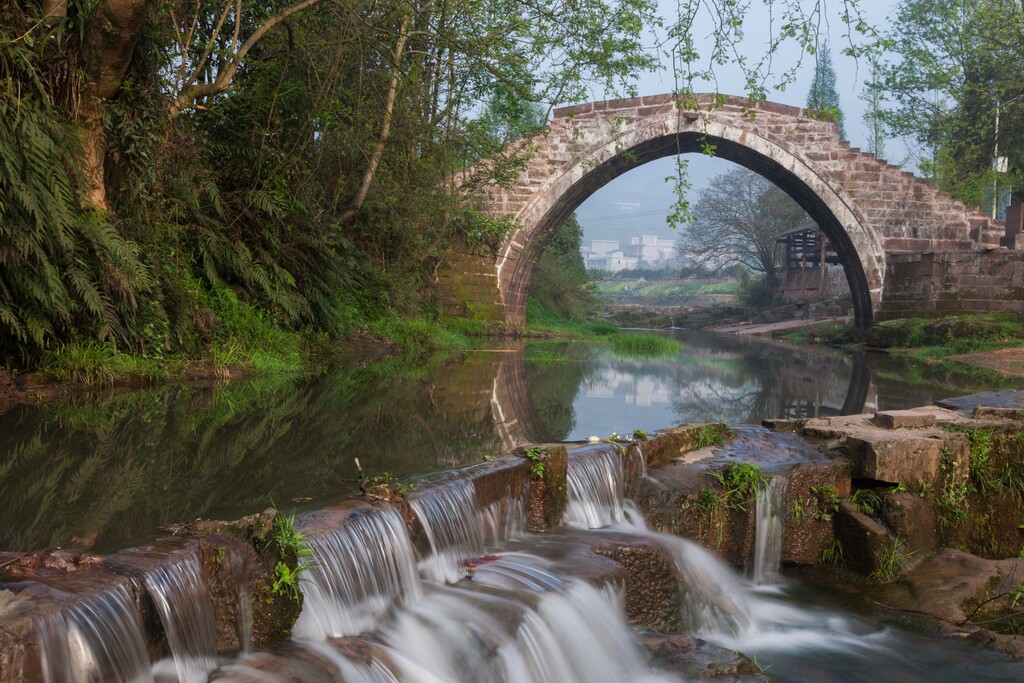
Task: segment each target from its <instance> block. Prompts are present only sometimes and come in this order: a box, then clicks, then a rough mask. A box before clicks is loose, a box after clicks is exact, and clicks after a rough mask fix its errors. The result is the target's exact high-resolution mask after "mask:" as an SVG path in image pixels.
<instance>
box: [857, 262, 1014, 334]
mask: <svg viewBox="0 0 1024 683" xmlns="http://www.w3.org/2000/svg"><path fill="white" fill-rule="evenodd" d="M885 283H886V285H885V298H884V299H883V300H882V305H881V308H880V309H879V311H878V316H877V317H878V318H879V319H890V318H905V317H910V316H920V317H930V316H940V315H946V314H949V313H963V312H983V311H1015V312H1017V313H1024V252H1020V251H1007V250H996V251H956V252H924V253H916V254H898V253H892V254H889V258H888V259H887V262H886V279H885Z"/></svg>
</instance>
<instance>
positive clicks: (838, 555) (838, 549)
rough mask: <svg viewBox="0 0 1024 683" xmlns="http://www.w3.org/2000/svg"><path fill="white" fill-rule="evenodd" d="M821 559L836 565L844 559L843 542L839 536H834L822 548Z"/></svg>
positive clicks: (828, 563)
mask: <svg viewBox="0 0 1024 683" xmlns="http://www.w3.org/2000/svg"><path fill="white" fill-rule="evenodd" d="M821 561H822V562H824V563H825V564H827V565H831V566H833V567H834V566H836V565H838V564H840V563H841V562H842V561H843V544H842V542H841V541H840V540H839V539H838V538H832V539H830V540H829V541H828V543H826V544H825V547H824V548H822V550H821Z"/></svg>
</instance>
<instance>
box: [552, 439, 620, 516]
mask: <svg viewBox="0 0 1024 683" xmlns="http://www.w3.org/2000/svg"><path fill="white" fill-rule="evenodd" d="M623 457H624V456H623V454H621V453H619V450H618V448H611V449H603V450H600V451H596V452H589V453H587V454H586V455H585V456H581V457H575V458H570V459H569V470H568V474H567V481H568V489H569V504H568V507H567V508H566V510H565V522H566V523H567V524H570V525H572V526H575V527H579V528H581V529H600V528H601V527H606V526H611V525H612V524H617V523H620V522H622V521H623V520H624V519H625V517H624V514H623V508H622V501H623V496H624V491H625V470H624V468H623V462H622V461H623Z"/></svg>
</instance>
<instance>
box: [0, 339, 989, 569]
mask: <svg viewBox="0 0 1024 683" xmlns="http://www.w3.org/2000/svg"><path fill="white" fill-rule="evenodd" d="M674 334H675V335H676V336H678V337H679V338H680V340H681V341H682V342H683V343H684V347H683V350H682V351H681V352H680V353H679V354H677V355H673V356H669V357H661V358H657V359H637V358H621V357H617V356H616V355H615V354H614V353H612V352H611V351H610V350H609V349H608V348H606V347H601V346H589V345H586V344H579V343H569V342H551V341H546V342H537V343H530V344H528V345H526V346H525V347H522V346H520V347H517V348H511V349H500V350H494V351H479V352H472V353H469V354H466V355H465V356H464V357H462V358H459V359H457V360H455V361H452V362H450V363H447V364H445V365H440V366H435V367H428V368H417V369H415V370H409V369H408V368H406V367H403V366H401V365H399V364H397V363H385V364H380V365H376V366H373V367H371V368H364V369H360V370H355V371H345V372H336V373H332V374H328V375H325V376H322V377H317V378H312V379H311V378H274V379H268V380H261V381H257V382H245V383H232V384H229V385H226V386H222V387H171V388H166V387H164V388H160V389H157V390H151V391H142V392H120V393H115V394H109V395H106V396H91V397H80V398H78V399H76V400H73V401H67V402H63V403H57V404H48V405H43V406H22V407H18V408H15V409H12V410H9V411H7V412H5V413H2V414H0V519H3V520H4V524H2V525H0V550H32V549H38V548H43V547H49V546H74V547H78V548H82V549H92V550H95V551H110V550H115V549H118V548H121V547H124V546H125V545H128V544H130V543H132V542H134V541H137V540H140V539H142V538H145V537H146V536H147V535H149V534H151V533H153V532H154V531H156V529H157V527H158V526H159V525H160V524H165V523H168V522H172V521H184V520H190V519H195V518H197V517H204V518H218V517H231V516H238V515H242V514H249V513H251V512H254V511H258V510H261V509H263V508H264V507H266V506H268V505H270V504H271V503H272V502H273V503H274V504H276V505H277V506H279V507H283V508H288V507H291V506H298V507H300V508H301V507H303V506H309V507H313V506H316V505H318V504H324V503H327V502H330V501H333V500H337V499H338V498H340V497H343V496H345V495H347V494H349V493H351V492H352V491H353V490H355V488H356V480H357V475H358V472H357V470H356V466H355V459H356V458H358V459H359V461H360V463H361V465H362V468H363V470H364V472H366V473H368V474H379V473H382V472H390V473H391V474H393V475H395V476H397V477H400V478H405V477H410V476H413V475H416V474H419V473H424V472H432V471H436V470H439V469H444V468H447V467H454V466H460V465H466V464H470V463H474V462H478V461H480V460H482V459H484V458H485V457H488V456H490V455H493V454H499V453H502V452H505V451H506V450H508V449H510V448H512V447H514V446H516V445H517V444H520V443H524V442H526V441H559V440H577V439H583V438H586V437H588V436H590V435H597V436H608V435H610V434H611V433H612V432H617V433H631V432H632V431H633V430H634V429H644V430H647V431H652V430H655V429H659V428H662V427H666V426H671V425H674V424H678V423H682V422H690V421H704V420H712V419H714V420H724V421H726V422H730V423H736V424H742V423H757V422H760V420H761V419H763V418H766V417H786V416H789V417H796V416H808V415H835V414H840V413H857V412H861V411H864V410H872V409H875V408H880V409H886V408H902V407H911V406H916V405H922V404H927V403H931V402H933V401H935V400H937V399H939V398H945V397H948V396H955V395H959V394H966V393H972V392H974V391H978V390H981V389H987V388H992V387H991V386H983V385H981V384H980V383H979V382H978V381H977V380H971V379H970V378H967V377H957V376H948V375H945V374H942V373H932V374H929V372H927V371H924V370H921V369H919V368H908V367H905V366H903V365H901V364H900V363H899V362H897V361H894V360H893V359H891V358H889V357H887V356H884V355H877V354H871V355H868V354H863V353H859V354H853V355H851V354H847V353H843V352H840V351H837V350H832V349H827V348H820V347H792V346H786V345H780V344H776V343H772V342H767V341H764V340H759V339H751V338H744V337H735V336H726V335H714V334H709V333H691V332H678V333H674Z"/></svg>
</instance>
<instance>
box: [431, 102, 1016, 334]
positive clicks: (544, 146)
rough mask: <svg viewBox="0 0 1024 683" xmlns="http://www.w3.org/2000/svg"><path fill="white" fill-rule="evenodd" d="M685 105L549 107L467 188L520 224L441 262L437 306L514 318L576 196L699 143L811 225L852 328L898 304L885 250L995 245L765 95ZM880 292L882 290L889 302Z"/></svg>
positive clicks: (975, 218)
mask: <svg viewBox="0 0 1024 683" xmlns="http://www.w3.org/2000/svg"><path fill="white" fill-rule="evenodd" d="M696 102H697V104H696V106H695V107H690V108H686V107H678V106H676V99H675V97H674V96H673V95H659V96H654V97H636V98H630V99H624V100H611V101H603V102H591V103H587V104H582V105H578V106H574V107H566V108H563V109H558V110H556V111H555V114H554V119H553V121H552V123H551V125H550V126H549V127H548V129H546V130H545V131H544V132H543V133H541V134H540V135H538V136H536V137H535V138H533V139H531V140H529V141H526V142H521V143H517V148H518V149H523V148H524V147H525V149H526V150H528V154H529V158H528V161H527V163H526V167H525V169H524V170H523V172H522V173H521V174H520V176H519V178H518V179H517V180H516V181H515V182H513V183H511V184H510V185H507V186H504V187H501V186H497V185H490V186H487V187H485V188H484V190H483V191H481V193H480V208H481V209H483V210H485V211H488V212H490V213H491V214H493V215H495V216H498V217H504V218H510V219H512V220H514V221H515V222H516V223H517V224H518V225H519V226H520V227H519V228H518V229H517V230H515V231H514V232H513V233H512V234H511V235H509V236H508V239H507V240H506V241H505V243H504V244H503V245H502V246H501V248H500V249H499V251H498V253H497V255H496V256H494V257H493V258H491V257H490V256H488V255H485V254H463V255H459V256H458V257H457V259H456V261H455V262H454V263H452V264H448V265H447V266H446V268H445V269H444V271H443V272H442V273H440V274H439V279H440V289H441V291H442V292H443V293H444V303H443V305H444V310H445V311H446V312H447V313H449V314H455V315H469V316H470V317H475V318H480V319H501V316H503V319H504V320H505V321H506V322H508V323H510V324H521V323H523V322H524V320H525V303H526V293H527V291H528V289H529V284H530V278H531V277H532V274H533V268H534V265H535V263H536V261H537V258H538V257H539V256H540V254H541V252H542V251H543V249H544V247H545V246H546V243H547V240H548V239H549V237H550V235H551V234H552V232H553V231H554V229H555V228H556V227H557V226H558V225H560V224H561V223H562V221H564V220H565V219H566V218H567V217H568V216H569V214H571V213H572V212H573V211H574V210H575V209H576V207H577V206H579V204H580V203H582V202H583V200H585V199H586V198H587V197H588V196H590V195H591V194H592V193H593V192H594V191H596V190H597V189H598V188H600V187H601V186H602V185H604V184H605V183H607V182H609V181H610V180H612V179H613V178H615V177H616V176H618V175H621V174H622V173H624V172H626V171H628V170H630V169H632V168H635V167H637V166H639V165H641V164H644V163H646V162H648V161H653V160H654V159H658V158H661V157H665V156H670V155H675V154H679V153H686V152H700V151H701V149H702V145H703V144H704V143H705V142H707V143H710V144H711V145H714V146H715V154H716V156H719V157H722V158H725V159H728V160H730V161H733V162H736V163H738V164H741V165H743V166H746V167H747V168H750V169H751V170H753V171H756V172H758V173H760V174H761V175H763V176H765V177H766V178H768V179H769V180H772V181H773V182H775V183H777V184H778V185H779V186H780V187H782V188H783V189H784V190H785V191H786V192H787V193H788V194H789V195H790V196H791V197H793V199H795V200H796V201H797V202H798V203H799V204H800V205H801V206H803V208H804V209H805V210H806V211H807V212H808V213H809V214H810V215H811V217H812V218H813V219H814V220H815V221H817V222H818V224H819V225H820V226H821V228H822V230H824V232H825V233H826V234H827V235H828V237H829V239H830V240H831V241H832V243H833V244H834V245H835V246H836V249H837V251H838V252H839V255H840V257H841V258H842V259H843V261H844V265H845V267H846V273H847V279H848V282H849V285H850V292H851V294H852V296H853V301H854V309H855V312H856V316H857V321H858V324H859V325H861V326H867V325H869V324H870V323H871V321H872V320H873V319H874V315H875V313H876V312H878V311H879V310H884V311H889V312H895V311H896V310H897V309H898V308H899V305H900V304H899V301H900V300H901V299H900V297H901V296H903V295H902V294H897V292H896V290H894V291H893V292H892V293H890V286H889V283H888V280H887V278H888V276H889V274H890V273H891V272H897V271H898V272H903V271H901V270H898V269H895V270H894V269H893V268H890V265H889V261H890V259H891V258H892V257H893V256H894V255H897V254H907V253H918V254H920V253H922V252H928V253H931V254H933V256H932V261H933V262H934V261H935V258H939V259H941V258H944V257H942V256H939V257H936V256H934V255H936V254H939V255H941V254H961V255H966V254H969V253H972V252H977V251H979V250H985V249H994V248H998V247H999V242H1000V238H1001V237H1003V235H1004V226H1003V224H1002V223H1001V222H996V221H991V220H990V219H989V218H988V217H986V216H985V215H984V214H981V213H979V212H978V211H977V210H975V209H974V208H972V207H968V206H965V205H964V204H963V203H962V202H960V201H958V200H955V199H953V198H951V197H950V196H949V195H947V194H945V193H943V192H941V191H940V190H937V189H936V188H934V187H932V186H930V185H928V184H927V183H925V182H924V181H922V180H919V179H917V178H915V177H914V176H913V174H911V173H907V172H904V171H901V170H900V169H899V168H898V167H896V166H893V165H890V164H888V163H886V162H885V161H882V160H879V159H876V158H875V157H874V156H873V155H871V154H867V153H864V152H861V151H860V150H859V149H857V148H851V147H850V144H849V143H848V142H846V141H844V140H840V139H839V134H838V128H837V127H836V125H835V124H833V123H831V122H827V121H820V120H817V119H816V118H814V117H813V116H811V115H809V114H808V113H807V112H806V111H805V110H803V109H800V108H797V107H790V106H787V105H782V104H777V103H773V102H759V103H754V102H750V101H748V100H745V99H742V98H736V97H726V98H725V99H724V100H716V99H715V98H714V97H712V96H711V95H700V96H698V97H697V101H696ZM471 176H472V171H468V172H467V175H466V177H465V178H464V181H466V182H471V181H472V177H471ZM979 258H981V257H979ZM959 262H960V261H957V263H959ZM900 263H901V264H902V262H900ZM492 278H493V279H492ZM963 284H964V285H967V286H969V285H968V283H967V281H965V282H964V283H963ZM492 285H493V288H492ZM899 286H900V287H903V286H904V285H902V284H901V285H899ZM936 291H938V290H936ZM975 294H976V295H977V296H974V295H970V296H967V297H966V298H967V299H968V300H975V299H976V300H978V301H981V300H983V299H984V300H990V299H988V298H987V297H988V294H987V293H986V292H981V291H979V292H976V293H975ZM891 297H896V298H894V299H892V301H891V304H892V305H889V303H890V301H889V300H890V298H891ZM961 298H963V297H961ZM935 303H936V304H937V303H938V302H937V301H936V302H935ZM922 305H927V303H926V302H925V303H924V304H922ZM496 306H497V308H496ZM460 311H461V312H460ZM492 316H494V317H492Z"/></svg>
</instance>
